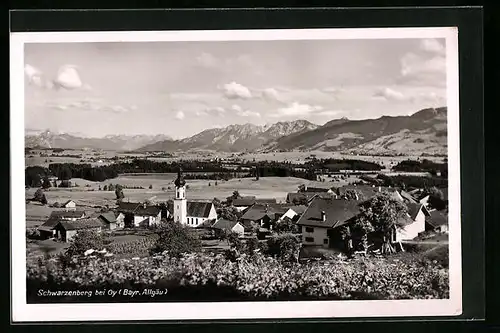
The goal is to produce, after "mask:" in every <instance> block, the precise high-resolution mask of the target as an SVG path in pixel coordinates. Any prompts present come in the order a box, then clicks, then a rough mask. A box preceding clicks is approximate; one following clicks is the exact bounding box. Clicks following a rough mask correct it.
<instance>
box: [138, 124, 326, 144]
mask: <svg viewBox="0 0 500 333" xmlns="http://www.w3.org/2000/svg"><path fill="white" fill-rule="evenodd" d="M316 128H318V125H315V124H312V123H310V122H309V121H307V120H296V121H284V122H278V123H275V124H271V125H264V126H259V125H253V124H243V125H230V126H227V127H225V128H213V129H208V130H205V131H203V132H201V133H198V134H196V135H193V136H191V137H189V138H186V139H182V140H178V141H173V140H165V141H161V142H157V143H154V144H150V145H147V146H145V147H142V148H140V149H139V150H138V151H142V152H146V151H168V150H190V149H205V150H215V151H225V152H239V151H253V150H255V149H258V148H260V147H262V145H264V144H266V143H267V142H269V141H272V140H276V139H278V138H281V137H283V136H288V135H291V134H294V133H302V132H306V131H310V130H313V129H316Z"/></svg>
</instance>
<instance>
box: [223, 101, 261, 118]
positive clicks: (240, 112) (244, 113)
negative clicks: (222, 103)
mask: <svg viewBox="0 0 500 333" xmlns="http://www.w3.org/2000/svg"><path fill="white" fill-rule="evenodd" d="M229 110H230V111H231V112H233V113H235V114H236V115H237V116H240V117H254V118H260V117H261V115H260V113H259V112H255V111H250V110H245V109H243V108H242V107H241V106H239V105H237V104H233V105H231V107H230V108H229Z"/></svg>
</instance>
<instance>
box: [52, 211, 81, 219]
mask: <svg viewBox="0 0 500 333" xmlns="http://www.w3.org/2000/svg"><path fill="white" fill-rule="evenodd" d="M84 216H85V212H84V211H83V210H68V211H66V210H54V211H52V213H50V217H52V218H60V219H64V218H67V219H70V218H82V217H84ZM50 217H49V218H50Z"/></svg>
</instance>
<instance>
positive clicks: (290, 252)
mask: <svg viewBox="0 0 500 333" xmlns="http://www.w3.org/2000/svg"><path fill="white" fill-rule="evenodd" d="M267 246H268V250H267V252H268V254H269V255H271V256H274V257H277V258H278V259H280V260H281V261H284V262H294V263H298V262H299V253H300V248H301V242H300V240H299V239H298V238H297V237H296V236H295V235H293V234H290V233H287V234H280V235H277V236H274V237H271V238H269V239H268V241H267Z"/></svg>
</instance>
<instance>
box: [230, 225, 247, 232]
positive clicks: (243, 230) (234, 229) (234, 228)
mask: <svg viewBox="0 0 500 333" xmlns="http://www.w3.org/2000/svg"><path fill="white" fill-rule="evenodd" d="M231 230H232V231H233V232H236V233H238V234H239V235H243V234H244V233H245V228H244V227H243V226H242V225H241V224H239V223H237V224H236V225H235V226H234V227H233V229H231Z"/></svg>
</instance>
